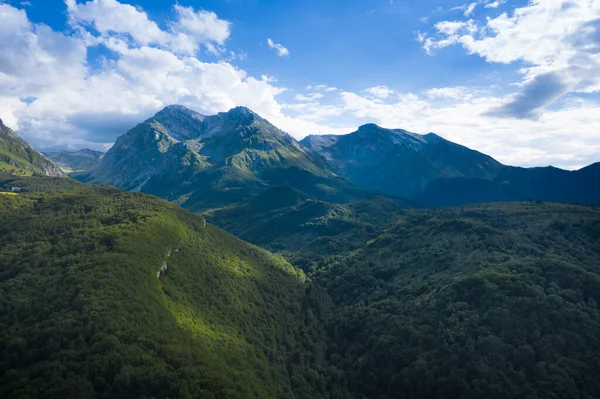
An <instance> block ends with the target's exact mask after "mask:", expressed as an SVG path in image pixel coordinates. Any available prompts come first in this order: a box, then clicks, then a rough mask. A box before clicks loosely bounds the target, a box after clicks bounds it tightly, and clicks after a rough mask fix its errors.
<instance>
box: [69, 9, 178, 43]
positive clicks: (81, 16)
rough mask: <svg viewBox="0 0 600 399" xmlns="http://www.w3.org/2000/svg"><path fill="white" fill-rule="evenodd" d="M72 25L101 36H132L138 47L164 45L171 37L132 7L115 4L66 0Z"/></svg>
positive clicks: (145, 15)
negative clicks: (85, 27) (78, 25)
mask: <svg viewBox="0 0 600 399" xmlns="http://www.w3.org/2000/svg"><path fill="white" fill-rule="evenodd" d="M65 3H66V5H67V11H68V13H69V17H70V21H71V23H72V24H74V25H77V24H90V25H93V26H94V28H95V29H97V30H98V31H99V32H100V33H101V34H104V35H106V34H109V33H111V32H112V33H122V34H128V35H130V36H131V37H132V38H133V39H134V40H135V41H136V42H137V43H139V44H150V43H163V42H165V41H167V36H168V34H167V33H166V32H163V31H162V30H161V29H160V28H159V27H158V25H157V24H156V23H155V22H153V21H151V20H150V19H149V18H148V15H147V14H146V13H145V12H143V11H139V10H138V9H137V8H135V7H134V6H132V5H129V4H123V3H119V2H118V1H116V0H91V1H88V2H85V3H78V2H77V0H65Z"/></svg>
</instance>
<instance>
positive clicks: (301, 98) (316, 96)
mask: <svg viewBox="0 0 600 399" xmlns="http://www.w3.org/2000/svg"><path fill="white" fill-rule="evenodd" d="M319 98H323V94H321V93H309V94H307V95H303V94H296V96H295V97H294V100H296V101H314V100H318V99H319Z"/></svg>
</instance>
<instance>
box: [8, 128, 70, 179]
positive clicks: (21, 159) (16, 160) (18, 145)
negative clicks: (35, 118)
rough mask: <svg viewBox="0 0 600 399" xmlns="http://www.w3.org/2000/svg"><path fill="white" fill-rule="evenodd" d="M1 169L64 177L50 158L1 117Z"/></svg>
mask: <svg viewBox="0 0 600 399" xmlns="http://www.w3.org/2000/svg"><path fill="white" fill-rule="evenodd" d="M0 171H4V172H9V173H12V174H16V175H31V174H33V173H38V174H43V175H46V176H55V177H64V173H63V172H62V171H61V170H60V168H58V167H57V166H56V165H55V164H53V163H52V161H50V160H49V159H47V158H46V157H44V156H43V155H42V154H40V153H39V152H37V151H36V150H34V149H33V147H31V146H30V145H29V143H27V142H26V141H25V140H23V139H22V138H20V137H19V136H18V135H17V134H16V133H15V132H13V131H12V130H11V129H10V128H8V126H6V125H5V124H4V123H3V122H2V120H1V119H0Z"/></svg>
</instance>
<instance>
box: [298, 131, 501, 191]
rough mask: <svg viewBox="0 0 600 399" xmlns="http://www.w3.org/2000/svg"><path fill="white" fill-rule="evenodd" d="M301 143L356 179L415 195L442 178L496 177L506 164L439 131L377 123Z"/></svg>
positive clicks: (368, 185) (373, 186) (366, 184)
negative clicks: (424, 131) (422, 131)
mask: <svg viewBox="0 0 600 399" xmlns="http://www.w3.org/2000/svg"><path fill="white" fill-rule="evenodd" d="M301 143H302V144H303V145H304V146H306V147H308V148H311V149H313V150H314V151H315V152H317V153H319V154H320V155H321V156H323V157H324V159H325V160H326V161H327V162H328V163H329V165H330V166H331V167H332V169H333V170H334V171H335V172H336V173H338V174H339V175H340V176H342V177H345V178H346V179H348V180H349V181H350V182H352V183H354V184H356V185H358V186H360V187H363V188H367V189H370V190H375V191H378V192H381V193H384V194H387V195H393V196H399V197H412V198H415V197H417V196H418V194H419V193H420V192H421V191H422V190H423V189H424V188H425V187H426V186H427V185H428V184H429V183H431V182H432V181H434V180H436V179H438V178H440V177H469V178H475V177H477V178H482V179H491V178H493V177H495V176H496V175H497V174H498V173H499V172H500V170H501V169H502V165H501V164H500V163H499V162H497V161H496V160H494V159H493V158H491V157H489V156H487V155H485V154H482V153H480V152H477V151H473V150H470V149H468V148H466V147H463V146H461V145H458V144H455V143H452V142H450V141H447V140H445V139H443V138H441V137H440V136H437V135H435V134H433V133H430V134H427V135H423V136H422V135H418V134H415V133H410V132H407V131H405V130H401V129H396V130H392V129H384V128H381V127H379V126H377V125H374V124H368V125H363V126H361V127H360V128H359V129H358V130H357V131H356V132H354V133H350V134H347V135H341V136H307V137H306V138H305V139H304V140H302V141H301Z"/></svg>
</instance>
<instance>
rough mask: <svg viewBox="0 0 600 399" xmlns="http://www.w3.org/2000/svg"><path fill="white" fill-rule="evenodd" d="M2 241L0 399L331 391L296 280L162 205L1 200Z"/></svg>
mask: <svg viewBox="0 0 600 399" xmlns="http://www.w3.org/2000/svg"><path fill="white" fill-rule="evenodd" d="M0 242H1V243H2V245H0V293H1V294H0V331H1V332H0V353H1V354H2V355H1V356H0V397H10V398H30V397H38V398H59V397H60V398H109V397H120V398H138V397H154V398H168V397H170V398H175V397H177V398H205V397H206V398H284V397H285V398H294V397H296V398H318V397H325V392H326V387H327V386H328V384H329V385H331V384H333V383H335V378H337V377H335V375H334V374H332V375H333V377H331V379H326V378H325V377H324V376H325V375H328V372H327V371H325V365H324V363H323V361H322V359H323V353H324V352H325V350H324V339H323V332H322V330H321V329H320V327H319V323H318V317H317V316H316V315H315V314H314V313H313V311H312V310H311V309H312V308H311V305H310V290H308V291H307V285H306V283H304V282H303V276H302V274H301V273H299V272H298V271H296V270H295V269H294V268H292V267H291V266H290V265H289V264H288V263H287V262H286V261H284V260H283V259H282V258H279V257H276V256H274V255H272V254H270V253H268V252H266V251H264V250H261V249H259V248H257V247H254V246H252V245H249V244H246V243H244V242H242V241H240V240H238V239H236V238H234V237H232V236H230V235H229V234H227V233H225V232H224V231H222V230H220V229H218V228H215V227H213V226H211V225H205V224H204V222H203V220H202V219H201V218H199V217H197V216H194V215H192V214H190V213H188V212H187V211H184V210H182V209H181V208H179V207H177V206H175V205H172V204H169V203H167V202H166V201H163V200H159V199H156V198H153V197H150V196H146V195H143V194H139V193H126V192H123V191H120V190H117V189H113V188H106V187H86V186H81V187H76V188H71V189H68V190H66V191H57V192H55V193H50V194H43V193H36V194H27V195H21V194H19V195H11V196H8V195H0ZM340 397H343V396H340Z"/></svg>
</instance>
